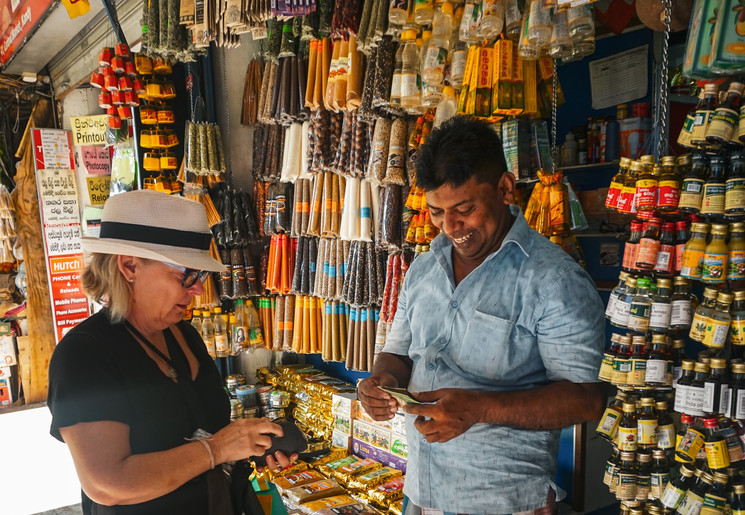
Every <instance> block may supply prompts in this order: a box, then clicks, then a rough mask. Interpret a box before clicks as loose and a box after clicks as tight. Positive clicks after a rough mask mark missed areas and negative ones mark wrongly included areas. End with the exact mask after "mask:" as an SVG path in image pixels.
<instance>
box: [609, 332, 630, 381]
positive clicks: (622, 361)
mask: <svg viewBox="0 0 745 515" xmlns="http://www.w3.org/2000/svg"><path fill="white" fill-rule="evenodd" d="M630 373H631V336H621V337H620V338H619V339H618V351H617V352H616V355H615V357H614V358H613V374H612V375H611V384H614V385H616V386H625V385H626V384H628V380H629V374H630Z"/></svg>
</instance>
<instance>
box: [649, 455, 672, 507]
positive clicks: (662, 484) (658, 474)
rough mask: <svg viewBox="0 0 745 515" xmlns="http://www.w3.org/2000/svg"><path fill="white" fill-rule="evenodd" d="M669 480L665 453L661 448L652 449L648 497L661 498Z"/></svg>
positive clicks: (668, 467) (668, 468)
mask: <svg viewBox="0 0 745 515" xmlns="http://www.w3.org/2000/svg"><path fill="white" fill-rule="evenodd" d="M669 482H670V464H669V463H668V461H667V455H666V454H665V451H663V450H662V449H655V450H653V451H652V471H651V473H650V481H649V488H650V489H649V497H650V498H651V499H662V496H663V494H664V493H665V488H667V484H668V483H669Z"/></svg>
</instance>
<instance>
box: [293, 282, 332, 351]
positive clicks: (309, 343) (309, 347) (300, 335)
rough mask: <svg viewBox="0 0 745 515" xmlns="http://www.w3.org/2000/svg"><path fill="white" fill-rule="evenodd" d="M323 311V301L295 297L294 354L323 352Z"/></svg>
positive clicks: (306, 297) (299, 296)
mask: <svg viewBox="0 0 745 515" xmlns="http://www.w3.org/2000/svg"><path fill="white" fill-rule="evenodd" d="M323 309H324V303H323V300H322V299H318V298H316V297H308V296H303V295H298V296H296V297H295V313H294V317H293V333H292V345H291V348H292V350H293V351H294V352H297V353H303V354H311V353H318V352H321V341H322V339H323V334H322V329H323V316H322V313H323Z"/></svg>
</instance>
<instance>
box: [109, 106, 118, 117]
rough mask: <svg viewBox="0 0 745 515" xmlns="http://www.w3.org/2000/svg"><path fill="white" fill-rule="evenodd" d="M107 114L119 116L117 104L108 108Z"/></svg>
mask: <svg viewBox="0 0 745 515" xmlns="http://www.w3.org/2000/svg"><path fill="white" fill-rule="evenodd" d="M106 114H107V115H109V116H119V111H117V109H116V106H109V107H107V108H106Z"/></svg>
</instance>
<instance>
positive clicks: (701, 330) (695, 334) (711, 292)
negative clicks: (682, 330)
mask: <svg viewBox="0 0 745 515" xmlns="http://www.w3.org/2000/svg"><path fill="white" fill-rule="evenodd" d="M717 294H718V291H717V289H716V288H714V287H712V286H707V287H706V288H704V300H703V301H702V302H701V304H699V305H698V307H697V308H696V312H695V313H694V314H693V321H691V330H690V332H689V333H688V336H689V338H691V340H693V341H697V342H702V341H704V335H705V334H706V324H708V323H709V317H710V316H711V314H712V313H713V312H714V308H715V307H716V303H717Z"/></svg>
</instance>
